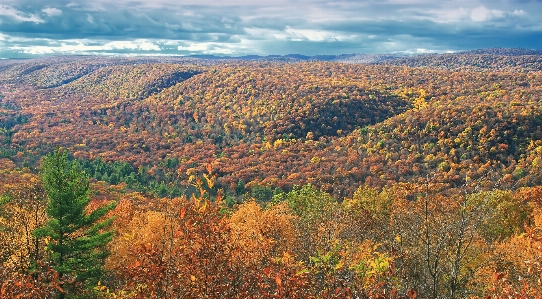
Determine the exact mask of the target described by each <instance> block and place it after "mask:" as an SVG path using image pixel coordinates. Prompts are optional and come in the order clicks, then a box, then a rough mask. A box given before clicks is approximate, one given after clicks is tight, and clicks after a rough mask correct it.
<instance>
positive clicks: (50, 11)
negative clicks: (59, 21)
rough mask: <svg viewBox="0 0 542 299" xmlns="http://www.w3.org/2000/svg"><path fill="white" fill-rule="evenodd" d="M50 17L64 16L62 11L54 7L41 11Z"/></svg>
mask: <svg viewBox="0 0 542 299" xmlns="http://www.w3.org/2000/svg"><path fill="white" fill-rule="evenodd" d="M41 11H42V12H44V13H45V14H47V15H48V16H50V17H53V16H60V15H62V10H60V9H58V8H54V7H47V8H44V9H42V10H41Z"/></svg>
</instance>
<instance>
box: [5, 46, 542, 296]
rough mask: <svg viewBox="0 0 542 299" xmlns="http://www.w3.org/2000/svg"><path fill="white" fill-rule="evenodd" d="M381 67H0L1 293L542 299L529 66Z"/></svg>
mask: <svg viewBox="0 0 542 299" xmlns="http://www.w3.org/2000/svg"><path fill="white" fill-rule="evenodd" d="M375 57H377V58H374V59H372V60H370V59H368V58H367V57H365V56H360V55H357V56H351V57H347V56H341V57H334V58H333V59H331V58H329V57H325V60H333V61H325V60H324V57H320V59H318V57H316V58H314V59H312V58H310V57H305V58H303V59H297V58H295V56H292V57H289V58H288V59H276V58H273V59H271V58H268V59H266V58H262V57H256V58H254V59H199V58H190V57H145V58H138V57H100V56H96V57H95V56H80V57H49V58H40V59H29V60H0V178H1V179H0V235H1V237H0V297H2V298H411V299H414V298H542V297H541V295H540V294H542V285H541V284H540V280H541V279H542V231H541V228H542V170H541V167H542V103H541V99H542V54H541V53H539V52H537V51H530V50H522V49H486V50H477V51H470V52H461V53H453V54H431V55H419V56H408V57H391V56H390V57H385V59H384V58H382V59H378V56H375ZM337 61H340V62H337Z"/></svg>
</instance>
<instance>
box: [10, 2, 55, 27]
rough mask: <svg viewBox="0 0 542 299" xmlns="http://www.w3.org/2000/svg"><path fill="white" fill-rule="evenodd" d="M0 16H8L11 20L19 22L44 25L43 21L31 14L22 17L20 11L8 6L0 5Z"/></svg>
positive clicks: (22, 14)
mask: <svg viewBox="0 0 542 299" xmlns="http://www.w3.org/2000/svg"><path fill="white" fill-rule="evenodd" d="M0 16H8V17H12V18H13V19H15V20H17V21H19V22H34V23H36V24H38V23H44V22H45V21H44V20H42V19H40V18H38V17H36V16H35V15H33V14H29V15H28V16H24V13H23V12H21V11H18V10H16V9H15V8H13V7H11V6H9V5H0Z"/></svg>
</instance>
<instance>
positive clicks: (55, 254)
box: [35, 149, 114, 298]
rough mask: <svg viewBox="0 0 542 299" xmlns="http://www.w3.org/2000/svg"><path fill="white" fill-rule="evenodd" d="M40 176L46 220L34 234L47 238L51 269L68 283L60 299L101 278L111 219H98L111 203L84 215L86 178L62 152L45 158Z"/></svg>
mask: <svg viewBox="0 0 542 299" xmlns="http://www.w3.org/2000/svg"><path fill="white" fill-rule="evenodd" d="M40 176H41V179H42V181H43V186H44V188H45V191H46V193H47V197H48V206H47V214H48V216H49V218H50V220H49V222H48V223H47V224H46V225H45V226H44V227H41V228H38V229H37V230H36V231H35V234H36V236H39V237H43V238H47V242H48V245H47V249H48V251H49V254H50V260H51V262H52V264H53V267H54V269H55V270H56V271H57V272H58V273H59V275H60V276H61V277H62V278H64V279H65V280H67V281H70V283H69V284H68V285H64V293H62V294H61V296H60V298H64V296H65V294H68V295H72V294H73V293H74V292H75V290H76V288H78V287H80V286H86V287H91V286H95V285H96V284H97V282H98V281H99V280H100V278H101V277H102V276H103V261H104V259H105V258H106V257H107V255H108V252H107V250H106V245H107V243H109V241H111V239H112V238H113V231H111V230H107V229H108V228H109V227H110V225H111V223H112V221H113V219H112V218H109V219H106V220H101V219H102V218H103V216H105V214H106V213H107V212H108V211H110V210H111V209H112V208H113V207H114V203H113V204H109V205H105V206H102V207H100V208H98V209H96V210H94V211H92V212H90V213H89V212H88V211H87V205H88V203H89V201H90V198H89V190H90V188H89V178H88V176H87V175H86V174H85V173H84V172H82V171H81V170H79V168H78V166H77V163H76V162H75V161H71V162H70V161H69V160H68V152H67V151H66V150H61V149H57V150H55V152H54V154H52V155H51V154H49V155H47V156H46V157H45V158H44V159H43V162H42V163H41V172H40ZM67 276H68V277H69V279H66V278H68V277H67Z"/></svg>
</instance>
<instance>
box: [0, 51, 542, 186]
mask: <svg viewBox="0 0 542 299" xmlns="http://www.w3.org/2000/svg"><path fill="white" fill-rule="evenodd" d="M520 54H522V53H520ZM480 55H486V56H480ZM488 55H489V56H488ZM491 55H493V56H491ZM431 57H433V56H420V57H417V58H412V60H395V61H394V62H393V64H397V66H391V65H388V64H390V63H391V62H390V61H386V62H383V63H384V65H379V64H376V65H363V64H339V63H331V62H298V63H286V62H262V61H254V62H250V61H223V62H220V61H214V62H212V63H211V62H210V61H208V60H205V61H203V62H202V61H201V60H196V59H174V58H169V59H165V60H164V61H159V59H158V58H157V59H147V60H138V59H135V58H133V59H132V58H130V59H115V58H77V57H71V58H69V59H67V60H61V59H52V58H49V59H41V60H28V61H26V60H25V61H10V62H9V63H5V65H3V69H2V72H1V73H0V80H3V82H5V84H3V85H2V90H1V91H0V92H2V94H3V98H2V123H3V124H2V127H3V132H4V138H3V139H4V146H3V147H4V149H3V156H5V157H10V158H11V159H13V160H14V161H15V162H16V163H19V164H21V163H23V162H25V161H27V163H30V165H32V164H33V163H35V161H36V160H35V159H36V157H39V156H40V155H43V154H45V153H47V152H49V151H51V150H52V149H53V148H54V147H55V146H58V145H60V146H64V147H67V148H69V149H71V150H72V152H73V153H74V155H75V156H76V157H78V158H85V159H90V160H92V159H95V158H97V157H100V158H102V159H103V160H105V161H110V162H114V161H118V162H122V161H127V162H128V163H129V164H130V165H132V167H133V171H135V172H137V171H136V170H137V169H138V168H140V167H141V166H145V167H149V169H154V170H153V171H152V172H153V173H155V175H157V176H158V179H157V180H158V181H164V182H166V183H167V182H170V183H172V182H182V181H186V180H187V179H188V178H189V177H190V176H191V175H193V174H195V173H198V172H202V171H203V169H204V165H205V164H206V163H208V162H211V163H212V164H213V165H214V168H215V170H216V172H217V174H218V176H219V184H221V186H223V187H224V188H226V189H228V190H235V187H236V186H237V184H238V183H239V182H240V181H242V182H244V183H245V184H246V185H247V186H248V187H254V186H257V185H260V186H263V187H269V188H271V189H273V188H276V187H279V188H281V189H283V190H289V189H290V188H291V187H292V186H293V185H303V184H305V183H312V184H314V185H315V186H318V187H319V188H323V189H324V190H326V191H328V192H330V193H332V194H334V195H335V196H348V195H351V194H352V193H353V192H354V191H355V189H356V188H357V187H358V186H359V185H362V184H368V185H371V186H377V187H378V186H380V187H382V186H384V185H388V184H393V183H397V182H418V181H419V180H425V179H426V178H427V177H431V178H432V179H434V180H436V181H438V182H441V183H443V184H444V185H446V186H449V187H459V186H462V185H463V184H464V182H465V178H467V177H468V178H470V179H472V180H477V179H481V178H485V177H488V176H490V177H492V180H493V181H494V183H495V184H496V183H497V182H498V184H505V185H506V186H516V187H519V186H530V185H536V184H540V172H539V167H540V163H539V162H540V161H539V158H538V155H539V154H540V151H541V147H540V146H541V144H540V142H541V140H542V133H541V130H540V126H541V118H542V116H541V113H542V111H541V105H540V99H541V94H540V93H541V89H540V86H541V79H542V78H541V73H540V72H538V71H534V69H535V67H532V65H530V64H529V65H527V66H524V65H523V64H517V63H516V60H515V59H519V60H520V61H524V60H526V59H527V55H514V56H503V55H495V54H485V53H482V54H478V53H475V54H473V53H464V54H449V55H448V54H446V55H440V56H438V57H437V56H434V57H435V58H434V60H431V59H433V58H431ZM484 57H486V58H484ZM528 57H530V58H529V59H531V60H532V61H538V60H540V59H541V58H540V56H537V55H534V54H533V55H528ZM443 58H444V60H443ZM415 59H417V60H415ZM446 59H450V60H451V61H453V63H454V65H456V67H451V68H450V67H446V68H442V67H439V66H436V67H435V66H434V65H433V64H432V63H433V62H435V61H437V60H438V61H446ZM477 59H482V60H483V59H486V60H487V61H491V67H490V68H489V69H487V70H486V71H485V72H477V71H475V70H477V69H479V68H481V67H480V66H474V67H465V68H463V67H462V65H463V64H468V65H469V66H472V65H473V61H475V60H476V61H477ZM412 61H417V62H416V63H412ZM431 61H433V62H431ZM442 63H444V62H442ZM503 63H504V65H506V66H507V67H504V69H503V70H499V71H494V72H490V73H488V71H490V70H491V69H495V68H497V67H499V66H501V65H502V64H503ZM412 65H414V66H418V65H423V67H412ZM511 65H514V67H512V68H511V67H508V66H511ZM482 68H484V69H486V68H485V67H482ZM518 68H520V69H522V72H521V73H517V72H515V71H513V70H516V69H518ZM68 70H69V71H68ZM60 73H61V74H62V76H59V75H58V74H60ZM17 78H18V79H17ZM17 153H18V154H17ZM15 154H17V155H15ZM166 160H169V161H170V162H169V168H163V167H162V166H160V165H164V163H165V161H166ZM172 161H174V162H172Z"/></svg>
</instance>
